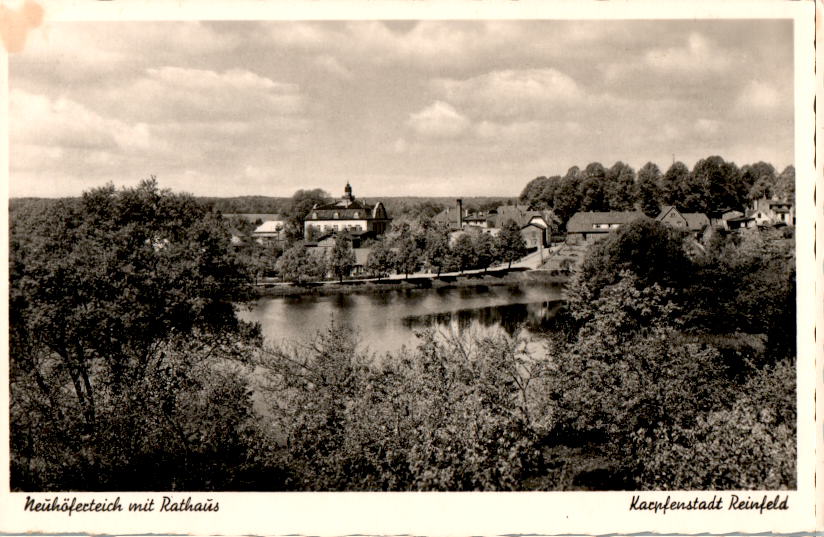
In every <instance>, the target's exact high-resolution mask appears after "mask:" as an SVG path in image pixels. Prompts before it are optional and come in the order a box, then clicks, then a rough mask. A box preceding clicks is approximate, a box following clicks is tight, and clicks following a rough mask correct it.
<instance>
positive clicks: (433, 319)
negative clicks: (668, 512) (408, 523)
mask: <svg viewBox="0 0 824 537" xmlns="http://www.w3.org/2000/svg"><path fill="white" fill-rule="evenodd" d="M797 25H798V20H794V19H793V18H791V17H784V18H780V17H774V18H768V17H763V18H758V19H753V18H746V19H744V18H708V17H705V18H700V17H693V18H672V19H668V18H663V17H662V18H658V19H654V20H648V19H631V18H623V19H622V18H615V17H609V18H592V17H587V18H581V19H575V18H564V19H551V18H545V19H535V18H484V19H478V18H472V17H464V18H454V17H444V18H440V19H438V18H435V19H433V18H431V17H423V16H422V17H418V18H414V17H413V18H408V17H406V18H398V19H393V18H392V17H384V18H377V19H373V18H366V17H364V18H360V19H355V20H343V19H339V20H299V19H295V20H264V19H260V20H229V19H226V20H214V19H211V18H209V19H203V20H114V21H112V20H60V21H49V20H48V19H46V20H45V22H44V23H43V24H40V25H38V26H37V27H36V28H34V27H33V28H32V29H31V30H30V31H29V32H28V35H26V36H24V37H25V39H24V42H23V43H22V44H21V46H20V50H19V51H15V52H13V53H10V54H9V56H8V107H9V108H8V111H9V116H8V140H9V179H8V196H9V197H8V261H7V264H8V397H9V403H8V425H9V436H8V451H9V453H8V454H9V457H8V459H7V460H8V476H9V489H8V490H9V491H10V492H12V493H27V494H34V493H38V495H37V496H31V497H30V499H29V503H30V504H29V503H26V507H25V510H27V511H37V510H41V508H42V510H44V511H48V510H50V509H49V505H51V504H50V502H52V498H55V499H54V504H53V505H52V506H53V507H54V508H55V510H59V509H58V507H57V505H58V502H59V501H63V500H62V498H63V494H60V495H59V498H60V499H59V500H58V496H55V495H54V494H39V493H65V492H77V493H87V492H88V493H114V492H116V491H120V492H126V493H134V492H146V493H164V494H166V496H158V497H157V499H156V501H157V504H158V505H157V506H155V505H154V504H153V505H152V507H151V508H148V502H147V504H146V505H145V506H144V507H146V508H147V509H148V510H154V509H157V508H159V507H160V505H161V504H162V505H164V506H165V510H167V511H183V512H209V511H217V510H218V501H219V499H220V498H221V496H220V493H230V492H259V493H271V492H412V491H415V492H484V493H489V492H502V491H521V492H565V493H569V492H596V491H601V492H606V491H631V492H633V493H640V492H647V493H649V492H664V496H663V497H666V498H667V502H669V501H670V499H669V496H667V495H666V491H695V492H696V493H701V492H704V493H706V492H710V495H709V496H707V501H709V498H710V497H712V499H713V501H714V500H715V496H712V492H718V491H767V492H768V494H767V495H766V496H764V497H765V500H764V501H762V499H761V497H762V494H753V495H752V497H751V498H750V496H748V495H746V494H744V495H742V494H739V495H738V496H733V498H735V500H732V502H733V507H730V508H729V509H749V510H755V511H754V512H755V513H756V514H759V513H763V512H764V510H765V508H766V509H767V510H770V509H776V510H781V509H784V510H786V509H788V507H787V506H786V503H787V501H788V500H787V498H789V496H786V494H787V493H789V492H793V491H796V490H797V489H798V488H799V479H803V480H804V482H805V483H806V481H807V477H804V476H802V474H801V473H800V472H801V470H800V467H799V445H800V444H801V442H800V441H799V429H798V427H799V420H798V410H799V409H798V400H799V399H798V393H799V392H798V391H797V389H798V387H797V381H798V378H799V366H798V364H799V350H798V341H799V340H798V335H797V324H798V322H799V319H798V315H799V314H798V298H797V297H798V296H799V292H806V291H804V289H809V288H810V287H809V282H808V283H807V285H806V286H804V285H799V284H797V277H796V258H797V256H796V246H797V244H798V241H797V236H796V232H797V230H799V233H801V231H800V230H801V229H802V228H803V227H804V226H806V228H808V231H806V233H807V234H809V233H810V231H809V229H811V228H812V222H811V221H809V219H808V220H807V221H804V220H802V219H801V218H799V219H797V213H801V212H803V211H799V210H798V203H799V202H801V203H806V201H805V199H804V198H805V197H806V196H808V195H809V193H811V192H812V187H811V185H810V184H809V183H807V184H804V183H803V182H801V180H800V179H797V177H796V169H797V168H799V167H800V168H801V169H802V170H805V173H806V170H807V167H808V166H809V165H810V164H809V163H808V162H803V163H799V162H797V154H798V151H797V149H798V143H800V142H799V140H798V139H797V138H796V129H797V127H798V124H797V122H798V118H797V113H796V104H798V103H797V102H796V99H797V95H798V93H797V89H798V88H797V87H796V59H797V58H796V54H797V50H796V47H795V33H794V32H795V31H796V30H795V29H796V28H797ZM7 46H8V43H7ZM804 143H807V142H806V141H805V142H804ZM801 192H803V194H802V193H801ZM797 196H798V198H797ZM797 200H798V201H797ZM805 360H807V362H806V363H808V364H811V363H812V358H811V357H807V358H806V359H805ZM805 404H807V403H806V400H805ZM804 438H806V437H804ZM173 493H174V495H173V496H169V494H173ZM179 493H186V494H183V496H181V495H180V494H179ZM188 493H195V494H194V495H187V494H188ZM199 493H213V494H211V495H208V498H207V495H198V494H199ZM704 496H706V494H705V495H704ZM704 496H702V497H701V498H702V499H703V497H704ZM739 496H740V498H739ZM22 497H23V498H29V496H27V495H26V494H23V496H22ZM94 497H95V498H102V496H100V495H99V494H97V495H95V496H94ZM686 497H687V498H689V499H692V498H693V497H696V496H695V494H692V495H687V496H686ZM35 498H36V501H42V502H45V503H43V504H42V505H40V504H36V503H35ZM109 498H111V499H112V500H113V499H114V496H112V495H111V494H109ZM147 498H148V496H147ZM215 498H217V499H215ZM626 498H629V496H626ZM633 498H635V499H633V500H632V502H631V503H630V500H629V499H627V501H626V502H624V503H626V504H627V505H628V506H629V511H633V510H639V509H645V508H646V507H645V506H646V504H643V503H639V502H643V501H644V497H643V496H634V497H633ZM744 498H746V499H744ZM773 498H775V501H772V502H771V503H770V504H769V505H770V506H767V507H765V505H767V504H766V502H767V500H772V499H773ZM117 501H118V502H120V501H121V499H120V498H119V497H118V500H117ZM719 501H720V500H719ZM725 501H726V498H725ZM736 501H737V502H739V504H738V505H739V507H735V505H736V504H735V502H736ZM123 502H124V505H123V506H122V509H127V508H128V510H129V511H140V510H141V509H139V508H138V505H137V504H136V503H135V504H134V505H132V504H129V503H128V502H126V501H125V500H123ZM698 502H699V498H698V497H696V500H695V504H694V506H693V507H684V506H681V507H680V508H681V509H693V508H694V509H699V507H698ZM782 502H783V503H782ZM47 504H48V505H47ZM21 505H22V504H21ZM112 505H113V507H112V510H115V511H116V510H118V509H116V507H118V506H116V505H114V504H112ZM224 505H225V504H222V505H221V506H220V507H223V509H225V507H224ZM639 505H641V507H639ZM650 505H653V504H650ZM782 505H783V507H782ZM678 508H679V507H673V509H678ZM701 508H703V507H701ZM71 509H73V508H69V511H71ZM724 509H727V506H726V505H725V506H724ZM100 510H103V511H105V510H106V508H105V504H104V507H103V508H100ZM161 510H163V509H161Z"/></svg>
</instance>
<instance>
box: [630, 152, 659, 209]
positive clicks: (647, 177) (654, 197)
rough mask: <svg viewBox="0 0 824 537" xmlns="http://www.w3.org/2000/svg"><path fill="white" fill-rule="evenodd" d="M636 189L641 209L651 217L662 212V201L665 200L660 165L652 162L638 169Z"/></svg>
mask: <svg viewBox="0 0 824 537" xmlns="http://www.w3.org/2000/svg"><path fill="white" fill-rule="evenodd" d="M636 189H637V191H638V203H639V205H640V208H641V211H642V212H643V213H644V214H645V215H647V216H649V217H650V218H655V217H656V216H658V213H660V212H661V201H662V200H663V196H662V193H661V170H659V169H658V166H656V165H655V164H653V163H652V162H647V163H646V164H644V166H643V167H642V168H641V169H640V170H639V171H638V182H637V183H636Z"/></svg>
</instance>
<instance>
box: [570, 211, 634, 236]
mask: <svg viewBox="0 0 824 537" xmlns="http://www.w3.org/2000/svg"><path fill="white" fill-rule="evenodd" d="M643 216H644V213H642V212H641V211H607V212H595V211H579V212H577V213H575V214H573V215H572V217H571V218H570V219H569V221H567V233H598V232H601V233H607V232H609V230H608V229H595V228H593V227H592V226H594V225H595V224H626V223H629V222H632V221H633V220H637V219H638V218H642V217H643Z"/></svg>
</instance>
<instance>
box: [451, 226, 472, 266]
mask: <svg viewBox="0 0 824 537" xmlns="http://www.w3.org/2000/svg"><path fill="white" fill-rule="evenodd" d="M452 251H453V256H454V259H455V263H456V264H457V266H458V270H460V271H461V272H463V271H464V270H466V269H471V268H474V267H475V265H476V263H477V256H476V253H475V241H473V240H472V236H471V235H470V234H469V233H462V234H461V235H458V238H457V239H455V244H454V245H453V247H452Z"/></svg>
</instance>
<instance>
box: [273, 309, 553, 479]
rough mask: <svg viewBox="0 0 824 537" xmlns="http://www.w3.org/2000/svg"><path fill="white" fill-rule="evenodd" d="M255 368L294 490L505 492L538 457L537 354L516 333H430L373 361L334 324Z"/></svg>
mask: <svg viewBox="0 0 824 537" xmlns="http://www.w3.org/2000/svg"><path fill="white" fill-rule="evenodd" d="M260 367H261V368H262V370H264V371H265V372H266V378H267V384H266V390H267V393H268V394H269V395H268V397H267V400H268V401H269V402H270V405H271V406H272V408H273V413H274V415H275V416H276V419H277V422H278V423H279V424H280V426H281V427H282V428H283V432H284V435H285V437H286V443H287V445H288V448H289V450H288V458H287V464H288V466H289V468H290V469H291V477H292V480H293V481H292V482H291V486H292V487H294V488H297V489H303V490H507V489H515V488H519V486H520V480H521V478H522V477H523V475H525V473H526V472H527V471H528V470H529V469H530V468H531V467H532V466H533V465H534V464H535V462H536V459H535V458H536V454H537V452H536V450H535V447H534V437H533V436H532V435H531V433H530V432H529V422H530V417H529V407H528V403H527V399H528V398H529V394H530V389H531V388H530V378H531V371H533V369H534V367H535V364H534V362H533V361H532V359H531V357H530V356H529V355H528V354H526V353H525V352H524V349H523V344H522V343H520V342H518V341H517V340H512V339H509V338H506V337H505V336H491V337H476V338H472V339H469V340H461V339H450V340H447V341H444V340H442V339H440V338H438V337H436V336H435V335H434V334H432V333H429V334H426V335H424V336H422V340H421V343H420V344H419V346H418V347H417V349H415V350H414V351H409V352H408V353H405V354H401V355H399V356H397V357H391V356H387V357H386V358H385V360H384V361H383V363H382V364H380V365H377V364H375V363H374V362H372V361H371V360H370V359H369V358H368V357H366V356H365V355H363V354H362V353H360V352H358V350H357V348H356V341H355V339H354V337H353V334H352V332H351V331H348V330H346V329H345V328H342V327H340V326H336V325H333V326H331V327H330V328H329V329H328V330H327V331H325V332H323V333H321V334H319V335H318V336H317V337H315V338H314V339H313V340H312V341H310V342H308V343H307V344H305V345H299V346H293V347H291V348H288V349H285V348H279V349H278V348H276V349H270V350H269V351H268V352H267V353H265V354H264V355H262V357H261V361H260Z"/></svg>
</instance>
